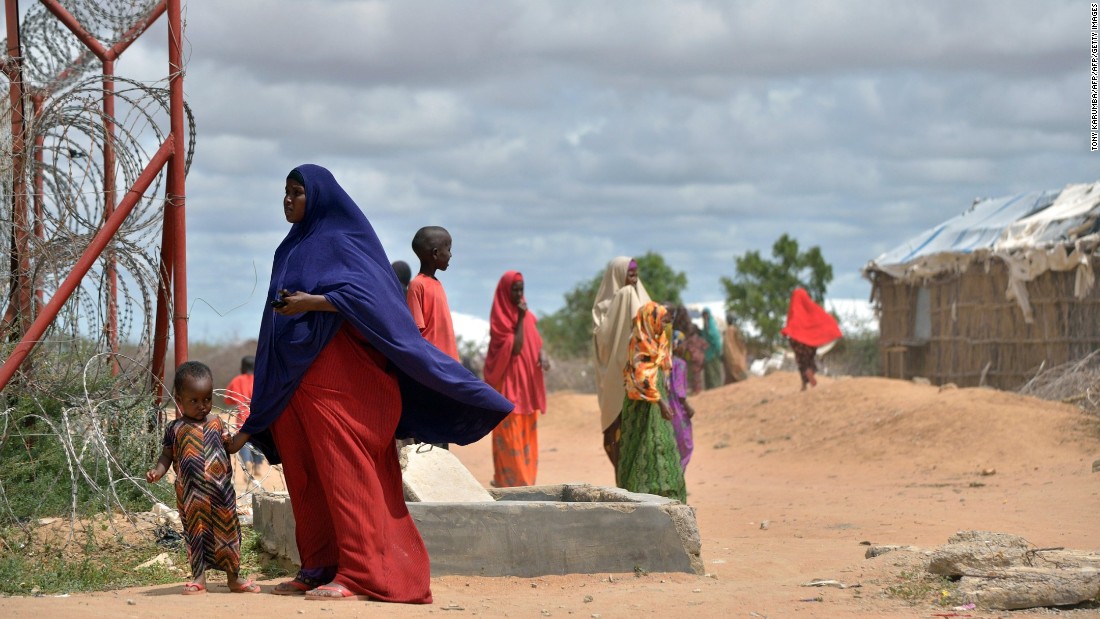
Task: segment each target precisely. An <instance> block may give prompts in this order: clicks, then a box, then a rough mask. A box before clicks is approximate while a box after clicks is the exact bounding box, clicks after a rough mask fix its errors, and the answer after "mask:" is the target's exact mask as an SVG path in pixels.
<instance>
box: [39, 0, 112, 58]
mask: <svg viewBox="0 0 1100 619" xmlns="http://www.w3.org/2000/svg"><path fill="white" fill-rule="evenodd" d="M38 1H39V2H41V3H42V6H45V7H46V10H48V11H49V12H51V13H53V14H54V17H56V18H57V20H58V21H60V22H61V23H63V24H65V26H66V27H68V29H69V30H71V31H72V33H73V34H75V35H76V38H77V39H79V40H80V42H81V43H83V44H84V46H85V47H87V48H88V49H90V50H92V53H93V54H95V55H96V57H97V58H99V59H100V60H107V48H105V47H103V44H102V43H100V42H99V41H98V40H96V38H95V37H94V36H92V34H91V33H90V32H88V31H87V30H85V29H84V26H82V25H80V22H78V21H77V20H76V18H75V17H73V15H72V13H70V12H68V11H66V10H65V7H63V6H61V3H59V2H58V1H57V0H38Z"/></svg>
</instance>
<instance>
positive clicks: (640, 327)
mask: <svg viewBox="0 0 1100 619" xmlns="http://www.w3.org/2000/svg"><path fill="white" fill-rule="evenodd" d="M670 322H671V315H670V314H669V313H668V310H667V309H666V308H665V307H664V306H663V305H661V304H659V303H654V302H652V301H651V302H649V303H646V304H645V305H643V306H642V308H641V309H640V310H638V314H637V315H636V316H635V317H634V330H633V332H632V333H631V336H630V344H629V346H628V351H629V352H628V356H627V362H626V367H625V368H623V377H624V380H625V386H626V397H625V398H624V400H623V412H622V441H621V446H620V455H619V467H618V469H617V470H616V473H615V483H616V484H617V485H618V486H619V487H620V488H623V489H625V490H629V491H631V492H644V493H647V494H656V495H660V496H663V497H667V498H670V499H676V500H678V501H681V502H686V501H687V487H686V485H685V484H684V471H683V469H682V468H680V450H679V447H677V446H676V435H675V432H674V431H673V428H672V421H671V420H672V409H671V408H669V405H668V394H667V392H666V386H665V382H666V381H665V376H666V374H667V372H668V371H669V370H670V369H671V367H672V353H671V350H669V337H668V330H667V329H666V326H667V325H669V324H670Z"/></svg>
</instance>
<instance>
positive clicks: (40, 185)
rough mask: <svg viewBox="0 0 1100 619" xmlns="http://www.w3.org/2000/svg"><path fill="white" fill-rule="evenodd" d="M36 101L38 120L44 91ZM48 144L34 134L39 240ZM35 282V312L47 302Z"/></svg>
mask: <svg viewBox="0 0 1100 619" xmlns="http://www.w3.org/2000/svg"><path fill="white" fill-rule="evenodd" d="M32 101H34V119H35V121H37V120H38V119H39V118H41V116H42V93H35V95H34V96H33V97H32ZM45 146H46V136H45V135H42V133H38V134H36V135H35V136H34V236H35V238H37V239H38V240H39V241H42V240H44V239H45V230H44V228H43V225H42V219H43V217H44V212H43V208H44V207H43V205H42V202H43V200H44V196H45V191H46V190H45V179H44V178H43V177H42V160H43V154H42V149H43V148H45ZM33 284H34V301H35V308H34V309H35V313H36V314H37V313H38V310H40V309H42V305H43V304H45V302H46V293H45V291H43V290H42V285H41V282H38V281H35V282H33Z"/></svg>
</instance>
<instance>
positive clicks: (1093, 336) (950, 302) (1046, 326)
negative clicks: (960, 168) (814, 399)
mask: <svg viewBox="0 0 1100 619" xmlns="http://www.w3.org/2000/svg"><path fill="white" fill-rule="evenodd" d="M1098 245H1100V183H1092V184H1079V185H1069V186H1067V187H1066V188H1065V189H1062V190H1060V191H1057V190H1056V191H1033V192H1027V193H1021V194H1017V195H1014V196H1006V197H1002V198H995V199H988V200H981V201H977V202H975V203H974V204H973V205H972V206H971V207H970V208H969V209H967V210H966V211H964V212H963V213H962V214H960V215H958V216H956V217H953V218H951V219H949V220H947V221H946V222H944V223H942V224H940V225H938V226H935V227H933V228H932V229H930V230H926V231H925V232H922V233H921V234H919V235H917V236H915V237H913V238H912V239H910V240H908V241H906V242H905V243H902V244H901V245H900V246H898V247H896V248H894V249H893V250H891V251H888V252H886V253H884V254H882V255H881V256H879V257H878V258H875V259H874V260H872V261H871V262H869V263H868V264H867V266H866V267H864V269H863V275H864V277H866V278H867V279H869V280H870V281H871V285H872V293H871V296H872V300H873V301H874V303H875V304H876V306H877V308H878V310H879V312H880V317H879V335H880V340H879V341H880V346H881V348H882V355H883V358H882V367H883V370H884V372H885V373H886V375H887V376H893V377H897V378H912V377H914V376H923V377H925V378H928V379H929V380H931V381H932V382H933V383H936V384H944V383H955V384H958V385H960V386H973V385H978V384H987V385H990V386H995V387H1000V388H1006V389H1009V388H1016V387H1019V386H1020V385H1022V384H1023V383H1024V382H1026V381H1027V379H1028V378H1030V377H1031V376H1033V375H1034V374H1035V372H1037V371H1038V370H1039V368H1040V367H1042V366H1044V365H1045V367H1050V366H1052V365H1057V364H1061V363H1065V362H1067V361H1072V360H1075V359H1079V358H1081V357H1084V356H1085V355H1087V354H1089V353H1091V352H1092V351H1094V350H1096V349H1097V348H1100V290H1098V289H1097V287H1096V286H1094V283H1095V271H1096V268H1097V263H1096V261H1097V257H1096V255H1097V254H1096V248H1097V246H1098Z"/></svg>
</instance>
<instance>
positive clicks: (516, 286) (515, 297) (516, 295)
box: [512, 279, 523, 305]
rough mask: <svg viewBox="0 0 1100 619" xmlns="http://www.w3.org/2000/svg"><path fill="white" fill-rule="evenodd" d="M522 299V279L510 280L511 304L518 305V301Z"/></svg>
mask: <svg viewBox="0 0 1100 619" xmlns="http://www.w3.org/2000/svg"><path fill="white" fill-rule="evenodd" d="M522 300H523V280H522V279H519V280H516V281H514V282H512V304H513V305H519V302H520V301H522Z"/></svg>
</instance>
